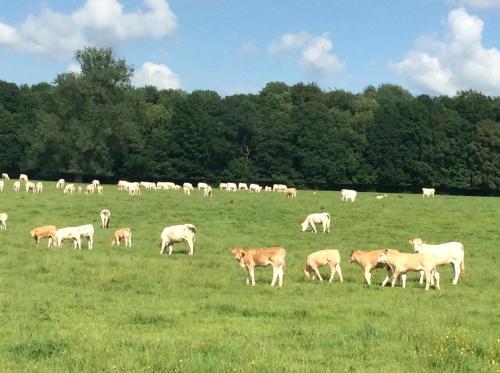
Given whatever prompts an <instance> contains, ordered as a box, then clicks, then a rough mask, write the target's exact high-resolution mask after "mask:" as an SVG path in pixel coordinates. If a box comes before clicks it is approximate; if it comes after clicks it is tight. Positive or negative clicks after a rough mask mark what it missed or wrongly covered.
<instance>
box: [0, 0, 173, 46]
mask: <svg viewBox="0 0 500 373" xmlns="http://www.w3.org/2000/svg"><path fill="white" fill-rule="evenodd" d="M143 2H144V4H145V5H146V7H147V10H146V11H144V10H137V11H136V12H130V13H126V12H124V9H123V6H122V5H121V3H120V2H119V1H118V0H87V1H86V2H85V4H84V6H83V7H82V8H80V9H77V10H76V11H74V12H73V13H71V14H62V13H58V12H54V11H52V10H50V9H45V10H43V11H42V12H41V13H40V14H38V15H29V16H28V17H27V18H26V20H25V21H24V22H23V23H22V24H21V25H19V26H18V27H13V26H10V25H7V24H5V23H0V46H5V47H8V48H11V49H13V50H16V51H20V52H29V53H38V54H46V55H58V56H70V55H72V53H73V52H74V51H75V50H76V49H79V48H82V47H83V46H85V45H87V44H106V45H109V44H114V43H118V42H122V41H125V40H127V39H130V38H140V37H163V36H167V35H171V34H173V32H174V30H175V28H176V26H177V20H176V17H175V14H174V13H173V12H172V11H171V10H170V7H169V5H168V3H167V1H166V0H143Z"/></svg>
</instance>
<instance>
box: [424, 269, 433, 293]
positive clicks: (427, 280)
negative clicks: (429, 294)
mask: <svg viewBox="0 0 500 373" xmlns="http://www.w3.org/2000/svg"><path fill="white" fill-rule="evenodd" d="M432 276H434V270H431V271H429V270H426V271H425V290H429V286H430V284H431V277H432Z"/></svg>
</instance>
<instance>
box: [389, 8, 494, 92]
mask: <svg viewBox="0 0 500 373" xmlns="http://www.w3.org/2000/svg"><path fill="white" fill-rule="evenodd" d="M483 26H484V23H483V21H482V20H481V19H479V18H478V17H477V16H474V15H470V14H469V13H467V11H466V10H465V9H463V8H458V9H454V10H452V11H451V12H450V13H449V15H448V28H449V36H448V37H447V38H445V41H439V40H435V39H433V38H427V39H419V40H417V43H416V47H415V49H413V50H411V51H410V52H408V53H407V55H406V56H405V58H404V59H403V60H402V61H400V62H397V63H395V64H393V68H394V69H395V70H396V71H397V72H398V73H399V74H401V76H402V77H403V78H405V79H406V80H408V81H409V82H410V83H412V84H414V85H415V86H417V87H418V88H421V89H423V90H425V91H430V92H432V93H438V94H447V95H454V94H455V93H456V91H457V90H467V89H475V90H479V91H482V92H484V93H485V94H490V95H498V94H500V51H499V50H498V49H496V48H485V47H484V46H483V45H482V42H481V35H482V32H483Z"/></svg>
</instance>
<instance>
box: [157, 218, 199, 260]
mask: <svg viewBox="0 0 500 373" xmlns="http://www.w3.org/2000/svg"><path fill="white" fill-rule="evenodd" d="M195 240H196V227H195V226H194V225H193V224H182V225H173V226H171V227H165V228H164V229H163V232H161V251H160V255H162V254H164V253H165V251H166V250H167V248H168V255H170V254H172V249H173V244H174V243H179V242H182V241H186V242H187V244H188V246H189V255H193V254H194V242H195Z"/></svg>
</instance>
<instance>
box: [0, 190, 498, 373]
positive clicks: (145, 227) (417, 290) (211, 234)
mask: <svg viewBox="0 0 500 373" xmlns="http://www.w3.org/2000/svg"><path fill="white" fill-rule="evenodd" d="M214 192H215V194H214V197H213V198H212V199H204V198H203V197H202V194H201V193H199V192H195V193H194V194H192V195H191V196H189V197H188V196H184V195H183V194H182V193H181V192H173V191H158V192H143V194H142V196H140V197H139V198H132V197H129V196H128V195H127V194H125V193H124V192H119V191H117V190H116V188H115V187H114V186H105V190H104V195H101V196H98V195H73V196H65V195H63V194H62V191H60V190H56V189H55V182H45V194H44V195H43V196H37V195H26V194H25V193H18V194H15V193H14V192H13V191H12V181H10V182H7V185H6V188H5V190H4V192H3V193H0V212H7V213H8V214H9V220H8V222H7V224H8V230H7V231H1V232H0V315H1V323H0V371H9V372H10V371H42V372H62V371H78V372H82V371H83V372H100V371H110V372H113V371H121V372H131V371H138V372H159V371H162V372H164V371H169V372H171V371H177V372H184V371H185V372H202V371H211V372H233V371H236V372H248V371H255V372H276V371H289V372H326V371H332V372H337V371H367V372H379V371H381V370H390V369H392V370H395V371H411V372H414V371H431V370H433V371H436V372H443V371H450V372H451V371H454V372H455V371H464V372H482V371H484V372H488V371H491V372H498V371H499V365H498V363H497V361H498V360H499V359H500V357H499V355H500V354H499V347H500V339H499V338H500V315H499V310H500V303H499V294H500V292H499V272H498V267H497V266H498V264H499V260H498V257H499V256H498V252H499V248H498V237H499V236H498V234H499V232H500V225H499V219H498V217H499V216H500V199H499V198H491V197H458V196H456V197H455V196H437V197H436V198H435V199H434V200H432V199H423V198H422V197H421V196H420V195H405V194H392V195H390V196H389V198H387V199H385V200H382V201H379V200H376V199H375V194H373V193H360V194H359V196H358V200H357V201H356V202H355V203H342V202H341V201H340V199H339V194H338V192H321V193H320V194H319V195H318V196H313V193H312V192H310V191H299V194H298V197H297V199H295V200H287V199H285V198H284V197H283V196H282V195H279V194H276V193H260V194H251V193H248V192H237V193H226V192H219V191H214ZM103 208H108V209H110V210H111V212H112V214H113V219H112V229H111V230H106V231H105V230H103V229H101V228H99V223H100V220H99V212H100V210H101V209H103ZM319 211H329V212H330V213H331V214H332V232H331V233H330V234H322V233H318V234H317V235H314V234H312V233H309V232H307V233H303V232H301V231H300V227H299V224H300V223H301V222H302V221H303V219H304V218H305V216H306V215H307V214H308V213H311V212H319ZM187 222H189V223H193V224H195V225H196V227H197V229H198V234H197V245H196V247H195V254H194V256H192V257H190V256H188V255H187V246H186V245H185V244H178V245H175V246H174V254H173V255H172V256H170V257H169V256H163V257H162V256H160V255H159V252H160V233H161V231H162V229H163V227H165V226H168V225H173V224H182V223H187ZM87 223H93V224H94V227H95V229H96V236H95V241H94V250H93V251H88V250H86V242H84V243H83V244H82V247H83V250H82V251H75V250H73V248H72V243H71V242H65V243H64V244H63V247H62V248H61V249H52V248H51V249H47V248H46V245H47V242H46V240H44V241H42V243H41V245H40V248H39V249H36V248H35V243H34V241H33V240H32V239H31V237H30V236H29V230H30V229H31V228H32V227H35V226H38V225H43V224H55V225H57V226H58V227H63V226H72V225H80V224H87ZM127 226H128V227H130V228H131V229H132V232H133V236H132V241H133V242H132V243H133V248H132V249H129V248H124V247H123V246H122V247H120V248H116V247H115V248H111V247H110V245H109V241H110V239H111V234H112V231H113V230H114V229H116V228H119V227H127ZM320 230H321V228H320ZM415 237H422V238H424V239H426V240H427V241H428V242H431V243H438V242H445V241H452V240H458V241H461V242H462V243H463V244H464V245H465V252H466V255H465V277H464V278H462V279H460V280H459V284H458V286H453V285H451V280H450V279H451V272H452V271H451V268H448V267H441V271H440V272H441V279H442V281H441V283H442V285H441V286H442V287H441V291H435V290H433V289H431V290H429V291H428V292H425V291H424V290H423V289H422V287H420V286H419V285H418V274H412V275H410V276H409V281H408V284H407V288H406V289H401V288H394V289H391V288H381V287H380V286H379V285H378V284H380V282H381V281H382V279H383V277H384V275H385V274H384V272H382V271H376V272H374V275H373V278H372V281H373V283H374V285H373V286H371V287H368V286H367V285H366V284H364V280H363V276H362V271H361V268H359V267H357V266H355V265H351V264H349V263H348V262H347V256H348V254H349V252H350V250H352V249H366V250H369V249H375V248H382V247H392V248H397V249H400V250H403V251H411V248H410V246H409V244H408V243H407V242H408V240H409V239H412V238H415ZM271 245H280V246H283V247H285V248H286V249H287V262H286V270H285V278H284V286H283V288H281V289H279V288H271V287H270V286H269V283H270V281H271V269H270V268H266V269H257V270H256V279H257V285H256V286H255V287H253V288H252V287H249V286H246V285H245V272H244V270H243V269H242V268H240V267H239V266H238V265H237V263H236V262H235V260H234V259H233V257H232V255H231V253H230V249H231V248H232V247H235V246H242V247H263V246H271ZM324 248H336V249H339V250H340V252H341V257H342V263H341V267H342V271H343V274H344V283H343V284H340V283H339V282H338V278H336V281H335V282H334V283H332V284H329V283H328V282H325V283H319V282H310V281H306V280H305V279H304V278H303V275H302V268H303V265H304V261H305V258H306V256H307V254H309V253H310V252H312V251H316V250H320V249H324ZM322 273H324V274H325V276H328V270H327V269H324V270H323V271H322Z"/></svg>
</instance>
